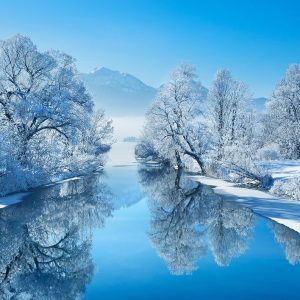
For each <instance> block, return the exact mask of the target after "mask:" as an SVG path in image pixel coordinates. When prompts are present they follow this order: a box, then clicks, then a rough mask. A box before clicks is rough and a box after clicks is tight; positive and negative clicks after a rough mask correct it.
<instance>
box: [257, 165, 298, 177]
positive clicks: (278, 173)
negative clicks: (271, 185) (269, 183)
mask: <svg viewBox="0 0 300 300" xmlns="http://www.w3.org/2000/svg"><path fill="white" fill-rule="evenodd" d="M261 166H263V167H264V168H265V169H267V170H268V171H269V173H270V174H272V177H273V178H275V179H276V180H281V179H289V178H294V177H300V160H281V161H274V162H266V163H262V164H261Z"/></svg>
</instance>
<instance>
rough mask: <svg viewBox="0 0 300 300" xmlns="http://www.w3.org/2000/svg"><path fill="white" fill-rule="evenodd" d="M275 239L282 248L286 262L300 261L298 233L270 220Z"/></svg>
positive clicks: (299, 237)
mask: <svg viewBox="0 0 300 300" xmlns="http://www.w3.org/2000/svg"><path fill="white" fill-rule="evenodd" d="M271 227H272V229H273V232H274V235H275V239H276V240H277V242H278V243H279V244H281V245H282V247H283V248H284V252H285V256H286V259H287V260H288V262H289V263H290V264H292V265H295V264H297V263H299V262H300V234H299V233H298V232H296V231H294V230H292V229H290V228H288V227H286V226H284V225H281V224H278V223H275V222H272V224H271Z"/></svg>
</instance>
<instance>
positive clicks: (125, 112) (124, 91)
mask: <svg viewBox="0 0 300 300" xmlns="http://www.w3.org/2000/svg"><path fill="white" fill-rule="evenodd" d="M80 76H81V79H82V80H83V82H84V83H85V84H86V86H87V88H88V90H89V91H90V92H91V94H92V95H93V97H94V101H95V103H96V107H99V108H103V109H104V110H105V112H106V113H107V115H109V116H116V117H120V116H140V115H144V114H145V112H146V109H147V107H149V105H150V103H151V102H152V100H153V99H154V97H155V94H156V89H155V88H153V87H151V86H148V85H146V84H145V83H143V82H142V81H141V80H139V79H138V78H136V77H134V76H132V75H130V74H127V73H121V72H119V71H113V70H110V69H108V68H104V67H102V68H100V69H97V70H95V71H94V72H92V73H85V74H81V75H80Z"/></svg>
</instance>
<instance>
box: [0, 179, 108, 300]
mask: <svg viewBox="0 0 300 300" xmlns="http://www.w3.org/2000/svg"><path fill="white" fill-rule="evenodd" d="M100 180H101V178H100V177H99V176H92V177H88V178H84V179H81V180H76V181H69V182H65V183H63V184H61V185H56V186H53V187H49V188H46V189H41V190H40V191H39V192H37V193H35V194H34V195H33V196H31V197H30V199H27V200H24V201H23V202H22V203H20V204H18V205H14V206H9V207H7V208H6V209H2V210H1V211H0V293H1V294H0V295H1V299H78V298H80V297H81V295H82V294H83V292H84V289H85V286H86V284H87V283H88V282H89V281H90V279H91V277H92V275H93V270H94V265H93V262H92V259H91V254H90V250H91V235H92V228H93V227H95V226H97V227H102V226H103V225H104V222H105V219H106V218H107V217H109V216H110V215H111V212H112V203H111V198H112V195H111V193H110V192H109V191H108V189H107V187H106V186H105V185H104V184H103V183H101V182H100Z"/></svg>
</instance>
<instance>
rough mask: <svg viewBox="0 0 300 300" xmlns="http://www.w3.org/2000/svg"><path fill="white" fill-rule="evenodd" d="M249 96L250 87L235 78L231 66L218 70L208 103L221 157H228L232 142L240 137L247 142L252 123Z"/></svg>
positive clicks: (216, 147) (216, 145) (218, 156)
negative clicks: (248, 103) (247, 103)
mask: <svg viewBox="0 0 300 300" xmlns="http://www.w3.org/2000/svg"><path fill="white" fill-rule="evenodd" d="M248 99H249V96H248V90H247V87H246V85H245V84H244V83H243V82H240V81H238V80H235V79H233V77H232V75H231V74H230V72H229V71H228V70H219V71H217V73H216V76H215V79H214V81H213V84H212V87H211V89H210V90H209V95H208V107H209V119H210V124H211V127H212V128H211V129H212V133H213V137H214V142H215V151H216V157H217V159H219V160H221V159H222V158H223V157H224V155H225V153H224V151H225V149H226V147H227V146H232V145H233V144H235V143H237V142H238V141H239V140H240V139H243V142H245V141H244V139H245V138H246V135H247V134H248V133H249V131H250V129H251V125H252V124H251V122H250V123H249V121H251V120H249V113H248V114H247V109H246V102H247V100H248ZM247 115H248V118H247Z"/></svg>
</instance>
